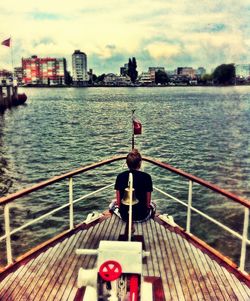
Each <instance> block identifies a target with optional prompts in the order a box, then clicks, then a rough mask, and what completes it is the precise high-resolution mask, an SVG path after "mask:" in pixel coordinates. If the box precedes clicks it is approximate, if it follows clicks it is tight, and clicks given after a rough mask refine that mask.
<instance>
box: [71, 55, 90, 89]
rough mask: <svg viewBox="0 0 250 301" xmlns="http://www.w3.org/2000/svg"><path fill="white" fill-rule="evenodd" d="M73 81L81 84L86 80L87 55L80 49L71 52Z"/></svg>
mask: <svg viewBox="0 0 250 301" xmlns="http://www.w3.org/2000/svg"><path fill="white" fill-rule="evenodd" d="M72 71H73V74H72V75H73V83H74V84H76V85H82V84H84V83H86V81H88V79H89V78H88V72H87V55H86V54H85V53H84V52H81V51H80V50H75V52H74V53H73V54H72Z"/></svg>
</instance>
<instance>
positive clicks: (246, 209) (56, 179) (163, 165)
mask: <svg viewBox="0 0 250 301" xmlns="http://www.w3.org/2000/svg"><path fill="white" fill-rule="evenodd" d="M124 159H125V156H117V157H114V158H111V159H108V160H104V161H101V162H98V163H96V164H91V165H88V166H86V167H83V168H79V169H77V170H74V171H72V172H69V173H67V174H64V175H61V176H57V177H54V178H52V179H50V180H48V181H44V182H42V183H40V184H38V185H35V186H33V187H31V188H27V189H24V190H21V191H19V192H17V193H14V194H11V195H9V196H6V197H3V198H0V206H3V207H4V223H5V235H3V236H2V237H0V241H2V240H6V254H7V263H8V264H11V263H13V257H12V247H11V236H12V235H13V234H15V233H17V232H19V231H21V230H22V229H24V228H27V227H29V226H30V225H33V224H35V223H37V222H38V221H40V220H42V219H45V218H46V217H48V216H51V215H53V214H55V213H56V212H58V211H60V210H63V209H64V208H67V207H68V208H69V229H73V228H74V204H76V203H77V202H80V201H82V200H84V199H86V198H88V197H90V196H92V195H94V194H96V193H99V192H101V191H103V190H105V189H108V188H110V187H111V186H113V183H112V184H109V185H107V186H105V187H102V188H100V189H98V190H96V191H93V192H90V193H88V194H86V195H84V196H81V197H80V198H78V199H75V200H74V198H73V192H74V191H73V177H74V176H76V175H79V174H82V173H84V172H86V171H89V170H93V169H95V168H98V167H100V166H103V165H106V164H110V163H112V162H115V161H119V160H124ZM143 160H144V161H146V162H149V163H151V164H154V165H156V166H158V167H160V168H163V169H166V170H169V171H171V172H173V173H175V174H178V175H179V176H181V177H183V178H186V179H187V180H188V189H187V191H188V192H187V203H185V202H183V201H181V200H179V199H178V198H176V197H174V196H172V195H170V194H168V193H166V192H164V191H162V190H161V189H159V188H157V187H154V189H155V190H157V191H158V192H159V193H161V194H163V195H164V196H167V197H168V198H170V199H172V200H174V201H175V202H178V203H179V204H181V205H183V206H185V207H186V208H187V219H186V231H187V232H188V233H191V232H190V231H191V220H192V219H191V216H192V212H195V213H197V214H199V215H201V216H203V217H204V218H206V219H207V220H209V221H211V222H213V223H214V224H216V225H217V226H219V227H221V228H222V229H224V230H226V231H227V232H229V233H231V234H232V235H234V236H235V237H237V238H239V239H240V240H241V241H242V244H241V256H240V265H239V269H240V270H241V271H242V272H244V270H245V261H246V248H247V245H249V244H250V240H249V239H248V227H249V208H250V202H249V201H248V200H245V199H242V198H239V197H237V196H236V195H234V194H232V193H230V192H227V191H225V190H222V189H220V188H219V187H217V186H215V185H213V184H211V183H209V182H206V181H204V180H202V179H200V178H197V177H195V176H193V175H190V174H188V173H185V172H183V171H182V170H179V169H176V168H174V167H172V166H171V165H168V164H166V163H162V162H160V161H157V160H155V159H152V158H147V157H143ZM65 179H67V180H68V183H69V184H68V190H69V201H68V203H67V204H64V205H62V206H60V207H59V208H56V209H53V210H51V211H50V212H48V213H46V214H43V215H41V216H39V217H38V218H36V219H34V220H32V221H30V222H28V223H26V224H24V225H22V226H20V227H19V228H16V229H14V230H12V231H11V228H10V212H9V204H10V203H11V202H13V201H15V200H17V199H19V198H21V197H23V196H26V195H28V194H30V193H31V192H34V191H38V190H40V189H43V188H45V187H47V186H49V185H51V184H54V183H57V182H61V181H63V180H65ZM193 183H197V184H199V185H201V186H204V187H207V188H209V189H210V190H212V191H215V192H216V193H219V194H221V195H223V196H226V197H227V198H229V199H231V200H233V201H234V202H237V203H239V204H240V205H242V206H244V222H243V231H242V234H239V233H237V232H236V231H234V230H232V229H230V228H229V227H227V226H225V225H224V224H222V223H221V222H219V221H217V220H216V219H214V218H212V217H211V216H209V215H207V214H205V213H203V212H202V211H200V210H198V209H196V208H195V207H193V206H192V194H193Z"/></svg>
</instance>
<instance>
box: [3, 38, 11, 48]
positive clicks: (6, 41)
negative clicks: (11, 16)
mask: <svg viewBox="0 0 250 301" xmlns="http://www.w3.org/2000/svg"><path fill="white" fill-rule="evenodd" d="M1 44H2V45H4V46H7V47H10V38H8V39H7V40H4V41H2V43H1Z"/></svg>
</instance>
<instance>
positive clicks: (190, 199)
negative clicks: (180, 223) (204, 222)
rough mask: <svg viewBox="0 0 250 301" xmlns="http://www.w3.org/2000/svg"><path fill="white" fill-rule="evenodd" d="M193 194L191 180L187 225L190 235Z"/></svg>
mask: <svg viewBox="0 0 250 301" xmlns="http://www.w3.org/2000/svg"><path fill="white" fill-rule="evenodd" d="M192 192H193V182H192V181H191V180H189V187H188V207H187V225H186V231H187V232H188V233H190V229H191V207H192Z"/></svg>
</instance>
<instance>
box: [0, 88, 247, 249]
mask: <svg viewBox="0 0 250 301" xmlns="http://www.w3.org/2000/svg"><path fill="white" fill-rule="evenodd" d="M24 90H25V93H26V94H27V95H28V101H27V105H25V106H19V107H16V108H12V109H11V110H7V111H6V112H5V113H4V114H3V115H0V155H1V157H0V180H1V181H0V193H1V195H5V194H6V193H7V192H8V193H10V192H14V191H16V190H18V189H20V188H23V187H27V186H31V185H33V184H34V183H38V182H40V181H41V180H45V179H48V178H50V177H52V176H54V175H58V174H60V173H64V172H66V171H69V170H72V169H74V168H77V167H79V166H82V165H87V164H89V163H92V162H96V161H99V160H102V159H103V158H107V157H110V156H113V155H116V154H121V153H126V152H127V151H128V150H129V149H130V143H131V137H130V135H131V122H130V121H131V110H132V109H135V110H136V115H137V117H138V118H139V119H140V120H141V122H142V124H143V135H142V136H137V137H136V146H137V147H138V148H139V149H140V150H141V151H142V153H143V154H144V155H146V156H150V157H155V158H157V159H159V160H162V161H164V162H169V163H170V164H171V165H173V166H175V167H177V168H181V169H183V170H185V171H187V172H189V173H192V174H194V175H196V176H198V177H201V178H204V179H206V180H208V181H210V182H212V183H215V184H216V185H218V186H221V187H222V188H224V189H227V190H229V191H231V192H234V193H236V194H238V195H240V196H242V197H246V198H248V199H250V189H249V186H250V182H249V172H250V158H249V150H250V149H249V141H250V87H228V88H211V87H209V88H205V87H202V88H199V87H194V88H192V87H190V88H186V87H184V88H181V87H178V88H174V87H171V88H134V89H131V88H113V89H109V88H85V89H75V88H64V89H56V88H55V89H24ZM144 166H145V169H146V170H147V171H148V172H150V173H151V174H152V177H153V181H154V184H155V185H156V186H158V187H164V190H167V189H169V190H170V191H173V192H174V193H176V194H177V196H178V197H179V198H181V199H182V198H183V199H184V200H185V201H186V193H187V191H186V189H187V187H186V183H182V182H181V181H180V180H179V179H175V178H174V179H173V178H170V177H169V175H168V174H166V172H163V171H159V169H157V168H155V167H153V166H149V165H148V164H145V165H144ZM120 168H121V164H120V165H119V166H117V167H116V169H115V170H113V169H111V168H110V169H109V168H107V170H106V171H105V172H103V174H102V175H99V174H97V173H93V174H90V175H86V176H84V180H82V181H80V185H79V188H76V191H75V194H76V195H78V194H79V195H80V192H81V191H82V190H84V189H85V190H86V191H88V190H90V189H92V188H93V186H96V185H97V186H98V184H94V182H95V181H96V182H95V183H103V182H104V183H106V184H109V183H110V182H112V181H114V179H115V176H116V174H117V172H118V169H120ZM99 185H100V184H99ZM77 189H78V190H77ZM46 193H47V192H46ZM58 196H60V197H58ZM112 196H113V191H111V192H110V193H109V195H108V197H107V196H105V195H103V196H102V197H101V198H102V199H103V200H104V203H101V204H100V202H99V200H100V197H99V198H98V199H97V198H91V200H90V201H89V202H90V203H88V204H87V205H90V206H86V203H85V204H84V205H83V207H82V208H80V212H81V213H80V215H79V216H77V218H79V220H80V219H82V216H83V215H84V214H83V212H84V211H86V210H87V207H91V209H92V208H95V209H103V208H105V206H106V205H107V203H108V201H107V200H109V199H111V198H112ZM206 196H207V197H206ZM154 198H155V200H156V201H157V204H158V208H159V209H160V210H162V211H165V210H168V211H169V212H171V213H174V214H175V218H176V219H177V220H178V222H180V223H181V224H185V215H186V213H185V210H183V209H180V208H179V207H178V206H177V205H171V204H169V203H166V201H164V199H163V198H162V197H161V196H159V195H158V194H157V193H156V192H154ZM62 199H63V200H65V199H67V184H64V189H61V188H56V189H55V190H54V191H53V192H52V191H51V192H50V193H49V194H47V195H43V194H42V193H41V195H39V194H38V195H37V196H36V197H31V198H30V199H29V200H28V201H27V202H25V201H24V200H22V201H19V202H18V203H17V204H15V205H14V207H13V208H12V216H13V218H14V219H13V223H14V224H20V223H22V221H23V219H28V220H29V219H32V218H34V216H36V212H39V211H40V210H42V209H44V208H43V206H44V204H45V203H46V204H47V206H48V207H53V206H56V205H60V204H61V202H62ZM195 200H196V203H197V204H196V205H197V206H198V207H199V206H200V207H201V209H205V210H208V211H209V210H212V209H213V208H214V207H215V204H216V209H217V213H215V214H219V215H221V217H223V222H225V223H226V222H227V221H230V222H229V223H230V224H235V225H236V228H237V229H238V230H241V228H242V222H241V221H240V222H238V217H241V216H242V212H241V211H240V210H239V209H238V207H237V206H233V208H231V205H229V203H228V201H227V200H223V201H221V202H220V201H218V202H217V201H216V199H215V197H212V198H211V197H208V193H207V192H205V193H204V192H198V191H197V193H196V197H195ZM105 202H106V203H105ZM27 204H29V206H27ZM30 207H31V208H30ZM176 212H177V213H176ZM1 218H2V215H1ZM67 218H68V214H67V213H62V214H60V215H58V216H55V217H53V218H51V220H50V224H51V225H52V228H54V229H56V228H59V227H65V224H64V226H59V224H61V223H62V222H63V221H64V220H66V219H67ZM231 221H233V222H231ZM199 223H200V220H199V218H198V217H196V216H194V217H193V225H194V227H195V225H196V224H199ZM62 224H63V223H62ZM206 227H210V226H209V225H206ZM35 228H36V231H37V232H38V236H41V237H44V236H45V233H44V228H45V227H44V224H43V223H42V224H41V225H39V226H37V227H35ZM0 230H1V229H0ZM33 230H34V229H33V228H32V229H29V231H26V232H25V233H23V234H20V235H23V236H22V237H23V239H24V240H25V239H26V238H27V237H29V236H31V235H32V231H33ZM197 231H198V230H197ZM201 231H202V232H203V233H202V234H203V235H204V236H206V235H207V231H206V230H204V228H203V229H201ZM211 231H212V235H210V236H209V237H206V239H207V240H208V241H209V242H212V243H214V244H216V241H217V234H218V230H211ZM0 232H1V231H0ZM46 235H47V234H46ZM19 242H20V238H19V237H16V244H17V245H18V243H19ZM218 244H219V243H218ZM236 244H238V242H237V243H236ZM230 246H231V245H230ZM230 248H231V247H230ZM1 249H2V247H1ZM237 249H238V247H237ZM237 252H238V251H237Z"/></svg>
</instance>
